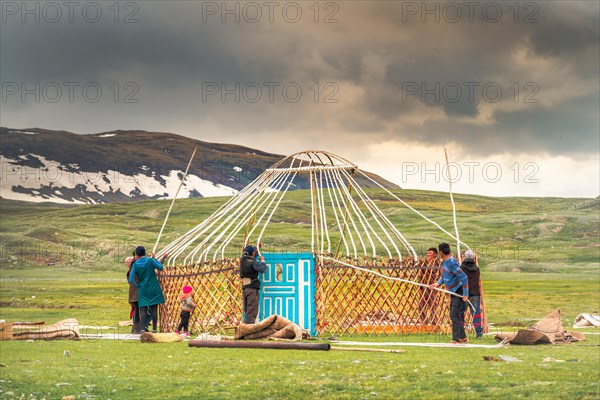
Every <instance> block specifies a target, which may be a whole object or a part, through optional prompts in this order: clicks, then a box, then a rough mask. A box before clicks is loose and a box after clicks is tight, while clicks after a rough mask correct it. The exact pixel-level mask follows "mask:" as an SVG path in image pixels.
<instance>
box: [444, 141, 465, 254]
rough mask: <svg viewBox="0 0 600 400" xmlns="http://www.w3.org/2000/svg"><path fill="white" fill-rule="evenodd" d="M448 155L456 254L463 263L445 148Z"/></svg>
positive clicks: (450, 181)
mask: <svg viewBox="0 0 600 400" xmlns="http://www.w3.org/2000/svg"><path fill="white" fill-rule="evenodd" d="M444 154H445V155H446V169H448V183H449V184H450V201H451V202H452V218H453V219H454V231H455V232H456V256H457V257H458V265H460V264H461V263H462V257H461V256H460V238H459V236H458V225H457V224H456V205H454V197H453V196H452V177H451V176H450V163H449V162H448V152H447V151H446V148H444Z"/></svg>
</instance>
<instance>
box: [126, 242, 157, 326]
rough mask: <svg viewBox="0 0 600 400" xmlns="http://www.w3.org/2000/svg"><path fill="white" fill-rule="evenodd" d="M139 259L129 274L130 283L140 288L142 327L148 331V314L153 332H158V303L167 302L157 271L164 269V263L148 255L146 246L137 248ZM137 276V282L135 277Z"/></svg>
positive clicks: (139, 299) (139, 305)
mask: <svg viewBox="0 0 600 400" xmlns="http://www.w3.org/2000/svg"><path fill="white" fill-rule="evenodd" d="M135 255H136V257H137V260H136V261H135V262H134V263H133V266H132V267H131V273H130V274H129V284H130V285H131V286H133V287H135V288H137V289H138V307H139V312H140V327H141V330H142V332H148V321H147V318H148V314H149V315H150V316H151V319H152V332H154V333H156V324H157V322H158V305H159V304H163V303H164V302H165V296H164V295H163V292H162V289H161V288H160V284H159V283H158V278H157V277H156V271H155V270H159V271H162V270H163V266H162V264H161V263H160V262H159V261H158V260H157V259H155V258H154V254H151V255H150V257H147V256H146V249H145V248H144V246H138V247H137V248H136V249H135ZM136 277H137V282H136V281H135V278H136Z"/></svg>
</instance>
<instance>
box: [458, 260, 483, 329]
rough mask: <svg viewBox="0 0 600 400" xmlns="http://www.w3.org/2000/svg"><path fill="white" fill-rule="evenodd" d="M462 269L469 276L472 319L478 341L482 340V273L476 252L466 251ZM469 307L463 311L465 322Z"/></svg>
mask: <svg viewBox="0 0 600 400" xmlns="http://www.w3.org/2000/svg"><path fill="white" fill-rule="evenodd" d="M460 269H462V270H463V272H464V273H465V274H467V278H468V280H469V302H471V304H470V305H469V309H470V311H471V317H473V326H474V327H475V334H476V337H477V339H481V337H482V336H483V326H482V325H481V290H480V282H481V280H480V279H481V277H480V275H481V274H480V271H479V267H478V266H477V263H476V262H475V252H474V251H473V250H467V251H465V259H464V260H463V262H462V264H461V265H460ZM466 311H467V307H466V304H465V307H464V309H463V313H462V319H463V321H464V320H465V312H466Z"/></svg>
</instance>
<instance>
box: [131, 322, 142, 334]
mask: <svg viewBox="0 0 600 400" xmlns="http://www.w3.org/2000/svg"><path fill="white" fill-rule="evenodd" d="M131 333H133V334H136V335H139V334H140V323H139V322H138V323H135V322H134V323H133V325H132V326H131Z"/></svg>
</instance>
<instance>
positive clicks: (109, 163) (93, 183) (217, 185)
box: [0, 127, 398, 204]
mask: <svg viewBox="0 0 600 400" xmlns="http://www.w3.org/2000/svg"><path fill="white" fill-rule="evenodd" d="M0 144H1V145H0V156H1V157H2V168H1V172H0V173H1V174H2V176H1V181H2V187H1V188H2V193H0V197H2V198H5V199H11V200H22V201H33V202H41V201H50V202H55V203H75V204H77V203H81V204H94V203H110V202H115V201H116V202H121V201H135V200H145V199H164V198H171V197H172V196H174V195H175V192H176V189H177V187H178V186H179V182H180V180H181V178H182V176H183V173H184V171H183V170H184V169H185V166H186V165H187V164H188V161H189V158H190V156H191V154H192V151H193V148H194V147H197V148H198V151H197V153H196V157H195V159H194V162H193V163H192V165H191V166H190V171H189V175H188V178H187V179H186V182H185V184H184V186H183V187H182V192H180V194H179V195H178V197H211V196H223V195H232V194H235V193H237V192H238V191H239V190H241V189H243V188H244V187H245V186H246V185H247V184H249V183H250V182H252V181H253V180H254V179H255V178H256V177H257V176H258V175H259V174H260V173H262V172H263V171H264V170H265V169H267V168H269V167H270V166H271V165H273V164H274V163H276V162H277V161H279V160H281V159H282V158H284V156H283V155H279V154H274V153H269V152H265V151H262V150H259V149H254V148H250V147H247V146H243V145H236V144H226V143H212V142H206V141H202V140H198V139H193V138H189V137H185V136H181V135H178V134H175V133H169V132H149V131H144V130H114V131H108V132H100V133H94V134H78V133H74V132H69V131H62V130H60V131H58V130H49V129H44V128H28V129H15V128H6V127H0ZM367 175H369V176H370V177H371V178H373V179H374V180H376V181H377V182H378V183H380V184H381V185H383V186H384V187H386V188H390V189H396V188H398V186H397V185H395V184H393V183H391V182H388V181H386V180H384V179H383V178H381V177H379V176H377V175H374V174H371V173H367ZM357 180H359V181H360V184H361V186H364V187H374V185H373V183H371V182H369V180H368V179H366V178H362V177H361V178H357ZM295 185H296V186H295V187H294V188H291V189H290V190H294V189H304V188H308V187H309V186H310V182H309V181H308V179H306V178H304V179H303V178H299V179H298V180H297V181H296V182H295Z"/></svg>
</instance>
